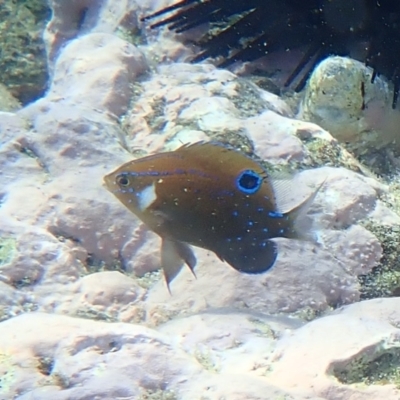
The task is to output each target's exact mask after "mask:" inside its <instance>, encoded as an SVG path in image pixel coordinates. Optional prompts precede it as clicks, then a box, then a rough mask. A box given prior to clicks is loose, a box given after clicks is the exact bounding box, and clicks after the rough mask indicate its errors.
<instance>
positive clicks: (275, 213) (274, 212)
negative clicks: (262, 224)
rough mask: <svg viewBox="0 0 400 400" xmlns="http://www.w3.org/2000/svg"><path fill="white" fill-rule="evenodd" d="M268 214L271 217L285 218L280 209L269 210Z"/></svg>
mask: <svg viewBox="0 0 400 400" xmlns="http://www.w3.org/2000/svg"><path fill="white" fill-rule="evenodd" d="M268 216H270V217H271V218H283V214H282V213H280V212H278V211H269V212H268Z"/></svg>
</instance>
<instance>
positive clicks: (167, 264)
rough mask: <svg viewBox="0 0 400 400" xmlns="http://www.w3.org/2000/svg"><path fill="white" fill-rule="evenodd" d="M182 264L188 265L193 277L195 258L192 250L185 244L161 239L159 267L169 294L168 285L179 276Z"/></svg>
mask: <svg viewBox="0 0 400 400" xmlns="http://www.w3.org/2000/svg"><path fill="white" fill-rule="evenodd" d="M184 263H186V264H187V265H188V267H189V268H190V270H191V271H192V273H193V275H195V274H194V267H195V266H196V257H195V255H194V253H193V251H192V249H191V248H190V247H189V246H188V245H187V244H185V243H182V242H177V241H173V240H169V239H165V238H163V239H162V243H161V267H162V269H163V272H164V277H165V282H166V283H167V287H168V291H169V292H170V293H171V289H170V287H169V284H170V283H171V282H172V281H173V280H174V278H175V277H176V276H177V275H178V274H179V272H180V270H181V269H182V267H183V264H184ZM195 276H196V275H195Z"/></svg>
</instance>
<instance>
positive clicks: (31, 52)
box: [0, 0, 50, 104]
mask: <svg viewBox="0 0 400 400" xmlns="http://www.w3.org/2000/svg"><path fill="white" fill-rule="evenodd" d="M49 17H50V9H49V7H48V4H47V2H46V1H44V0H29V1H26V0H19V1H12V0H6V1H3V2H1V3H0V37H1V38H2V39H1V40H2V41H1V45H0V47H1V57H0V75H1V77H2V79H1V83H3V84H4V85H5V86H6V87H7V88H8V90H9V91H10V92H11V94H12V95H13V96H14V97H16V98H17V99H18V100H19V101H20V102H21V103H22V104H26V103H29V102H31V101H33V100H35V99H37V98H38V97H40V96H41V95H42V94H43V92H44V90H45V88H46V81H47V66H46V54H45V48H44V43H43V40H42V31H43V29H44V25H45V22H46V21H47V19H48V18H49Z"/></svg>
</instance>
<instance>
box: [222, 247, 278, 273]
mask: <svg viewBox="0 0 400 400" xmlns="http://www.w3.org/2000/svg"><path fill="white" fill-rule="evenodd" d="M216 254H217V256H218V257H219V258H220V259H221V260H224V261H226V262H227V263H228V264H229V265H230V266H231V267H233V268H235V269H236V270H237V271H239V272H244V273H245V274H262V273H263V272H266V271H268V270H269V269H270V268H272V267H273V266H274V264H275V261H276V258H277V256H278V245H277V244H276V243H275V242H274V241H272V240H266V241H263V242H261V243H257V244H256V245H249V246H240V247H239V246H237V247H233V246H232V247H228V248H223V249H221V250H219V251H217V252H216Z"/></svg>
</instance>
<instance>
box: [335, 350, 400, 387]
mask: <svg viewBox="0 0 400 400" xmlns="http://www.w3.org/2000/svg"><path fill="white" fill-rule="evenodd" d="M331 373H332V374H333V376H335V378H336V379H338V381H339V382H341V383H344V384H364V385H396V386H397V387H398V388H400V347H391V348H385V345H381V346H378V347H377V348H376V349H373V350H371V349H370V350H369V351H367V352H365V353H364V354H362V355H358V356H356V357H354V358H353V359H351V360H348V361H346V362H345V365H343V362H340V363H337V364H336V365H335V366H334V367H333V368H332V371H331Z"/></svg>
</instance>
